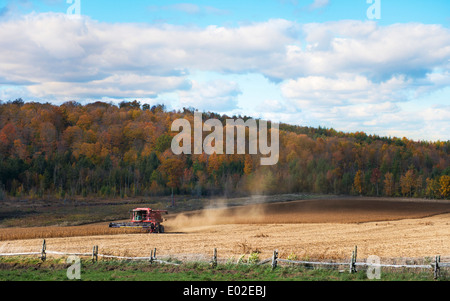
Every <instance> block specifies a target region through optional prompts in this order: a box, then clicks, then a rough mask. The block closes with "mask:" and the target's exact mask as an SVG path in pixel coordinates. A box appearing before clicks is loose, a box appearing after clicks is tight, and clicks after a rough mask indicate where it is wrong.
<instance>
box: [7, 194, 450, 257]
mask: <svg viewBox="0 0 450 301" xmlns="http://www.w3.org/2000/svg"><path fill="white" fill-rule="evenodd" d="M164 224H165V226H166V231H167V232H168V233H166V234H162V235H154V234H153V235H149V234H116V235H105V233H99V234H101V235H96V236H94V235H95V234H91V235H92V236H85V237H54V238H48V236H47V237H45V238H47V248H48V249H49V250H55V251H66V252H90V251H91V250H92V246H93V245H98V246H99V251H100V253H103V254H113V255H121V256H148V255H149V253H150V250H151V249H152V248H157V249H158V254H159V256H165V255H167V256H169V255H170V256H173V257H176V258H180V259H189V258H195V256H196V254H202V255H204V256H210V255H212V250H213V249H214V248H217V249H218V252H219V257H220V258H226V259H231V258H234V259H237V258H238V257H239V256H240V255H242V254H250V253H252V252H260V253H261V254H260V257H261V258H268V257H270V256H271V253H272V251H273V250H274V249H278V250H279V252H280V256H282V257H284V258H286V257H287V256H289V255H296V256H297V257H298V258H316V259H348V257H349V256H350V254H351V251H352V250H353V247H354V246H355V245H358V256H359V257H360V258H365V257H367V256H369V255H378V256H380V257H389V258H392V257H408V258H411V257H412V258H414V257H424V256H434V255H437V254H440V255H442V256H449V255H450V203H448V202H431V201H418V200H414V201H411V200H409V201H408V200H383V199H368V198H364V199H358V198H355V199H329V200H313V201H307V200H305V201H296V202H286V203H277V204H274V203H272V204H258V205H249V206H243V207H235V208H225V209H210V210H205V211H201V212H192V213H189V214H186V213H185V214H179V215H169V216H168V221H166V222H165V223H164ZM103 225H104V226H105V227H107V224H102V225H100V224H97V225H92V226H82V227H87V228H89V227H99V226H103ZM73 228H77V227H73ZM87 228H86V229H87ZM5 230H6V231H10V230H11V231H13V230H16V231H17V229H2V230H1V232H2V234H3V233H4V231H5ZM71 230H72V231H73V229H69V228H67V231H68V232H67V234H66V235H67V236H70V235H72V234H71V233H70V231H71ZM27 231H28V232H29V233H32V232H33V231H34V230H33V229H27ZM99 231H100V230H99ZM110 234H113V233H110ZM40 238H44V237H40ZM41 243H42V239H35V238H33V239H26V240H25V239H21V240H8V241H3V242H1V243H0V251H3V252H19V251H20V252H29V251H30V252H31V251H38V250H40V247H41Z"/></svg>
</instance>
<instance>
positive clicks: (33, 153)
mask: <svg viewBox="0 0 450 301" xmlns="http://www.w3.org/2000/svg"><path fill="white" fill-rule="evenodd" d="M194 112H195V110H194V109H193V108H183V110H176V111H175V110H174V111H168V110H167V109H166V107H165V106H164V105H161V104H158V105H153V106H150V105H148V104H144V105H141V104H140V103H139V102H138V101H133V102H125V101H124V102H122V103H120V104H119V105H114V104H112V103H105V102H95V103H90V104H86V105H81V104H80V103H78V102H75V101H70V102H66V103H64V104H62V105H59V106H58V105H54V104H50V103H36V102H24V101H23V100H22V99H18V100H15V101H9V102H1V103H0V200H1V199H4V198H8V197H24V198H25V197H31V198H44V197H47V196H49V195H50V196H54V197H58V198H66V197H71V196H84V197H87V196H92V197H124V198H125V197H134V196H155V195H169V194H171V193H172V192H173V193H175V194H188V195H196V196H201V195H221V196H238V195H248V194H277V193H296V192H307V193H324V194H345V195H365V196H393V197H395V196H404V197H426V198H448V197H449V195H450V164H449V163H450V157H449V152H450V141H435V142H431V141H413V140H410V139H407V138H396V137H393V138H392V137H380V136H376V135H367V134H366V133H364V132H356V133H344V132H338V131H336V130H334V129H328V128H322V127H319V128H313V127H303V126H295V125H288V124H280V160H279V163H278V164H277V165H274V166H261V165H260V164H259V162H260V157H259V155H237V154H236V155H217V154H213V155H206V154H201V155H180V156H177V155H174V154H173V153H172V151H171V142H172V138H173V137H174V136H175V135H176V134H177V133H174V132H172V131H171V124H172V122H173V121H174V120H175V119H178V118H185V119H187V120H189V121H190V122H191V123H193V115H194ZM203 115H204V119H205V120H206V119H211V118H216V119H219V120H221V121H222V122H225V120H226V119H228V118H233V119H236V118H242V119H244V120H246V119H249V118H250V117H248V116H226V115H219V114H216V113H212V112H205V113H204V114H203ZM206 134H207V133H206ZM206 134H205V135H206Z"/></svg>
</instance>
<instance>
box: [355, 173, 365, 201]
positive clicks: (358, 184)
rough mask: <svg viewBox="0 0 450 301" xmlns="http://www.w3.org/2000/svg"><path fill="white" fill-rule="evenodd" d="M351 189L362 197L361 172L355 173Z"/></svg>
mask: <svg viewBox="0 0 450 301" xmlns="http://www.w3.org/2000/svg"><path fill="white" fill-rule="evenodd" d="M353 188H354V189H355V191H356V192H358V193H359V194H360V195H362V193H363V188H364V174H363V172H362V171H361V170H358V171H357V172H356V175H355V179H354V181H353Z"/></svg>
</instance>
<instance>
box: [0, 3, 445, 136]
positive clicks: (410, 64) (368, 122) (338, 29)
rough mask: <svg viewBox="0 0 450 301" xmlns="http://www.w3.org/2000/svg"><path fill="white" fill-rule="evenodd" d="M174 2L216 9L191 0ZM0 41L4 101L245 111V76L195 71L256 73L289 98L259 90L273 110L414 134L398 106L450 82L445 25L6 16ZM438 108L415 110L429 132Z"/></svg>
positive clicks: (279, 113)
mask: <svg viewBox="0 0 450 301" xmlns="http://www.w3.org/2000/svg"><path fill="white" fill-rule="evenodd" d="M314 3H315V4H316V5H317V6H321V5H322V7H323V6H324V5H326V3H327V1H323V2H319V1H316V2H314ZM172 9H178V10H184V11H185V12H188V13H189V12H191V13H196V12H198V11H199V10H200V11H201V12H205V11H207V10H208V8H207V7H203V6H198V7H195V6H189V5H187V4H185V5H182V6H178V7H172ZM8 14H9V12H8ZM0 41H2V45H3V46H2V47H0V85H3V86H5V85H6V86H7V88H3V89H1V87H0V91H1V94H0V95H1V96H2V97H5V98H7V97H8V96H13V95H16V94H17V93H18V92H26V93H24V94H23V95H26V96H30V97H31V98H34V97H39V98H42V99H46V98H51V99H55V100H60V99H67V98H71V99H76V98H80V97H82V98H86V99H88V98H98V99H101V98H103V97H106V98H133V97H135V98H149V97H156V96H157V95H161V94H168V93H169V94H170V93H171V95H173V94H177V95H178V96H179V97H178V98H179V103H180V105H183V106H193V107H197V108H199V109H202V110H211V111H220V112H227V111H232V110H237V109H239V108H240V107H243V103H242V101H245V99H242V98H243V97H241V96H242V95H246V91H242V90H241V87H240V85H239V82H233V81H229V80H224V81H216V80H210V81H194V80H191V78H190V73H191V72H192V73H193V72H210V73H216V74H218V73H220V74H223V75H233V74H240V75H242V74H248V73H252V74H261V75H263V76H265V77H266V78H269V79H271V80H273V82H275V83H277V84H278V87H279V88H280V90H281V92H282V96H284V99H281V98H278V97H273V96H272V95H271V96H267V97H263V98H261V100H260V101H261V106H259V108H260V111H261V112H262V113H264V114H265V116H269V114H271V116H274V117H276V116H279V117H282V118H283V120H294V121H295V120H298V121H299V122H303V121H306V120H308V119H312V120H315V121H317V122H318V123H319V122H324V123H326V125H329V126H333V127H336V128H338V127H341V128H351V129H353V130H361V128H367V127H369V128H371V129H375V130H380V131H382V132H386V129H388V128H389V127H391V128H395V127H399V126H402V127H403V128H405V132H407V131H409V133H412V132H414V131H417V132H419V129H418V128H417V127H415V126H411V124H413V123H412V122H411V120H409V121H408V118H407V114H406V113H405V111H404V110H402V108H401V107H400V106H399V104H400V103H408V102H409V101H410V100H411V99H414V98H417V97H418V96H423V95H425V94H427V93H432V92H434V91H436V90H439V89H443V88H445V87H448V86H449V84H450V61H449V60H450V46H449V45H450V30H449V29H448V28H445V27H443V26H440V25H428V24H419V23H407V24H393V25H389V26H381V25H378V24H377V23H376V22H362V21H352V20H345V21H337V22H326V23H311V24H299V23H296V22H293V21H288V20H282V19H274V20H268V21H266V22H258V23H247V24H241V25H239V26H235V27H226V26H208V27H204V28H200V27H195V26H176V25H169V24H160V25H154V24H137V23H114V24H112V23H102V22H97V21H95V20H92V19H89V18H86V17H82V18H78V19H70V18H68V17H67V16H66V15H65V14H62V13H60V14H56V13H42V14H36V13H32V14H29V15H25V16H18V17H17V16H16V17H15V18H12V17H7V18H2V19H1V21H0ZM11 86H15V88H14V89H13V88H10V87H11ZM263 88H264V87H261V89H263ZM241 93H242V94H241ZM249 94H250V93H249ZM19 97H20V96H19ZM10 99H13V97H11V98H10ZM252 101H253V100H252ZM432 105H433V103H430V104H429V109H428V110H423V111H418V110H417V111H415V112H416V113H420V114H418V115H417V116H418V117H417V118H418V119H419V120H420V124H421V125H423V126H424V128H426V129H428V130H427V131H428V133H431V132H432V131H431V129H432V128H433V127H437V126H439V127H440V128H446V126H445V124H442V123H445V120H443V121H441V122H442V123H441V124H439V125H436V126H434V125H433V120H429V119H427V118H429V117H427V116H431V115H433V114H434V115H436V116H444V114H446V113H448V108H441V107H432ZM255 107H256V106H255ZM270 108H272V109H270ZM263 109H266V112H264V110H263ZM268 111H271V112H268ZM425 113H426V115H424V114H425ZM275 115H276V116H275ZM288 116H291V118H289V117H288ZM408 117H410V116H408ZM350 119H352V120H354V122H352V123H350V122H348V120H350ZM418 122H419V121H418ZM407 124H409V125H410V127H411V128H408V127H407V126H406V125H407ZM356 127H360V128H356ZM447 128H448V125H447ZM420 131H421V133H424V132H423V131H425V130H424V129H422V130H420ZM436 132H439V133H441V132H440V130H436ZM446 137H448V135H447V136H446Z"/></svg>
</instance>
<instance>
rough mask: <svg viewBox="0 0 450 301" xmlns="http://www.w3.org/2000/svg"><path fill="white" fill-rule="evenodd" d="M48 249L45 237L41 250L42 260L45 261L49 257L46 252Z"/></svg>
mask: <svg viewBox="0 0 450 301" xmlns="http://www.w3.org/2000/svg"><path fill="white" fill-rule="evenodd" d="M46 250H47V243H46V242H45V239H44V242H43V243H42V251H41V260H42V261H45V260H46V259H47V254H46V253H45V251H46Z"/></svg>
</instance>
